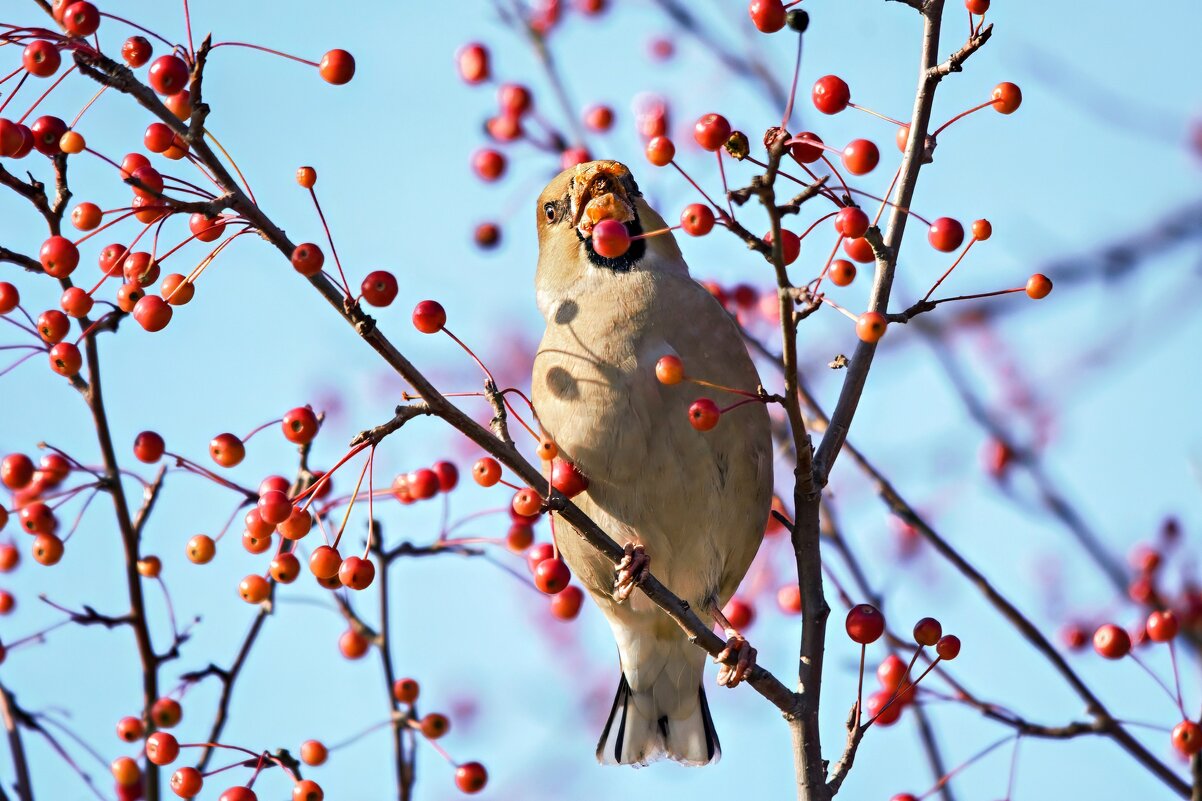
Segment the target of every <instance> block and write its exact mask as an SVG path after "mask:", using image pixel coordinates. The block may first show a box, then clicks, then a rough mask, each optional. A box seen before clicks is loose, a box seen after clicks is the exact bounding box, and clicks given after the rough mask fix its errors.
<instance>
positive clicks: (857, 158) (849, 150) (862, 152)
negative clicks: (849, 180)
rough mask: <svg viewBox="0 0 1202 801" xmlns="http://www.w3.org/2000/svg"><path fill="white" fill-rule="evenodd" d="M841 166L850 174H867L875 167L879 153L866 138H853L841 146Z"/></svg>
mask: <svg viewBox="0 0 1202 801" xmlns="http://www.w3.org/2000/svg"><path fill="white" fill-rule="evenodd" d="M842 158H843V166H844V167H846V168H847V171H848V172H850V173H851V174H852V175H867V174H868V173H870V172H872V171H873V170H874V169H876V165H877V164H878V163H879V162H880V160H881V153H880V151H879V150H877V149H876V145H874V144H873V143H872V142H870V141H868V140H867V139H853V140H851V141H850V142H848V143H847V147H845V148H843V156H842Z"/></svg>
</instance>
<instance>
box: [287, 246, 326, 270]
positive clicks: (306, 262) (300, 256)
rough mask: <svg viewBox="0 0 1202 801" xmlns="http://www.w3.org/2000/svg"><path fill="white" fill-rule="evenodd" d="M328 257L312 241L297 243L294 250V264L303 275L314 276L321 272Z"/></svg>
mask: <svg viewBox="0 0 1202 801" xmlns="http://www.w3.org/2000/svg"><path fill="white" fill-rule="evenodd" d="M325 261H326V257H325V255H324V254H323V253H322V252H321V248H319V247H318V246H317V245H315V244H313V243H312V242H305V243H304V244H301V245H297V246H296V249H295V250H293V251H292V266H293V267H294V268H295V269H296V271H297V272H298V273H300V274H301V275H303V276H307V277H310V278H311V277H313V276H315V275H317V274H318V273H320V272H321V267H322V265H323V264H325Z"/></svg>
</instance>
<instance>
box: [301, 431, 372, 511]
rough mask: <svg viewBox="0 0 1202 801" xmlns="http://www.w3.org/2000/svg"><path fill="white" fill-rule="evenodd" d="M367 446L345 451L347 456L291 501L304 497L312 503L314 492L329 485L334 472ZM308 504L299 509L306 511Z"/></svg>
mask: <svg viewBox="0 0 1202 801" xmlns="http://www.w3.org/2000/svg"><path fill="white" fill-rule="evenodd" d="M369 444H370V443H368V442H360V443H359V444H358V445H356V446H355V447H353V448H351V449H350V450H349V451H347V454H346V455H345V456H343V457H342V458H341V459H339V460H338V462H337V463H336V464H335V465H334V466H333V467H331V468H330V469H329V470H327V471H326V472H325V473H323V474H322V476H321V478H319V479H317V480H316V481H314V482H313V486H311V487H309V488H308V489H307V490H305V491H304V492H302V493H301V494H299V495H297V496H296V497H295V498H293V500H294V501H299V500H300V499H301V498H304V497H306V496H308V497H309V503H312V501H313V498H314V497H316V494H315V493H316V491H317V490H318V489H319V488H321V487H322V486H324V485H325V484H327V483H329V481H330V477H331V476H333V475H334V472H335V471H336V470H337V469H338V468H340V467H342V466H343V465H344V464H346V463H347V461H348V460H349V459H352V458H354V456H355V454H357V453H358V452H359V451H361V450H363V449H364V448H366V447H367V446H368V445H369ZM309 503H306V504H305V505H304V506H303V507H301V508H302V509H308V508H309Z"/></svg>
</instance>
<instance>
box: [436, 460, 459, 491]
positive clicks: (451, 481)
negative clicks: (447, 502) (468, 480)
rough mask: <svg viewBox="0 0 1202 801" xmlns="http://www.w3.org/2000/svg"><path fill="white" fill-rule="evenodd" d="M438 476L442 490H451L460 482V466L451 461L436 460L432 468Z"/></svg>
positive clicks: (439, 487) (439, 486)
mask: <svg viewBox="0 0 1202 801" xmlns="http://www.w3.org/2000/svg"><path fill="white" fill-rule="evenodd" d="M431 469H432V470H433V471H434V475H435V476H437V477H438V489H439V491H440V492H450V491H451V490H453V489H455V487H456V486H458V484H459V468H458V467H456V466H455V465H454V464H452V463H451V462H435V463H434V465H433V467H432V468H431Z"/></svg>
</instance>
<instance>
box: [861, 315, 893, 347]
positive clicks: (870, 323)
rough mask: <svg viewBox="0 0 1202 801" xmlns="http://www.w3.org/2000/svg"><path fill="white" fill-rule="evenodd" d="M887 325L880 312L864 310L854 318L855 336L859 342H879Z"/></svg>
mask: <svg viewBox="0 0 1202 801" xmlns="http://www.w3.org/2000/svg"><path fill="white" fill-rule="evenodd" d="M888 327H889V321H888V320H886V319H885V315H883V314H881V313H880V312H873V311H870V312H864V313H863V314H861V315H860V316H859V317H858V318H856V336H858V337H859V338H860V341H861V342H870V343H871V342H880V341H881V337H883V336H885V330H886V329H887V328H888Z"/></svg>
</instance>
